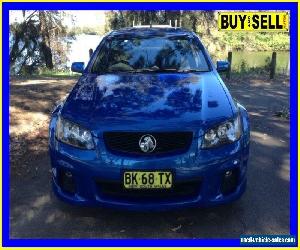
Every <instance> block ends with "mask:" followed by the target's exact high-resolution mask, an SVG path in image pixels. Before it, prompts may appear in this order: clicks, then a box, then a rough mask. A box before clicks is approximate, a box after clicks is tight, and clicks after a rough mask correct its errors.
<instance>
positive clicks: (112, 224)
mask: <svg viewBox="0 0 300 250" xmlns="http://www.w3.org/2000/svg"><path fill="white" fill-rule="evenodd" d="M74 82H75V80H74V79H63V80H62V79H52V78H41V79H38V78H37V79H34V80H28V79H27V80H26V79H21V80H20V79H13V80H12V82H11V84H10V88H11V95H10V97H11V103H10V118H11V123H10V128H11V134H10V139H11V144H12V145H13V146H16V145H17V146H18V147H16V148H15V149H12V151H11V159H10V160H11V166H10V167H11V175H10V183H11V186H10V197H11V202H10V237H11V238H237V237H239V236H240V235H241V234H288V233H289V165H290V164H289V152H290V149H289V121H288V120H285V119H283V118H280V117H276V116H274V113H275V112H276V111H278V110H281V109H282V107H284V106H286V107H288V106H289V84H288V83H289V79H285V78H282V79H281V78H279V79H277V80H276V81H270V80H268V79H265V78H264V77H258V78H257V79H253V78H251V79H248V78H241V79H238V78H237V79H233V80H231V81H229V82H228V84H227V85H228V87H229V89H230V91H231V93H232V95H233V96H234V97H235V98H236V99H238V100H239V101H240V102H241V103H242V104H244V105H245V106H246V107H247V109H248V111H249V113H250V121H251V130H252V133H251V152H250V160H249V166H248V169H249V170H248V188H247V191H246V193H245V194H244V196H243V197H242V198H241V199H240V200H239V201H237V202H235V203H233V204H229V205H225V206H219V207H212V208H205V209H204V208H199V209H188V210H180V211H169V212H162V213H136V212H127V211H118V210H109V209H105V208H81V207H74V206H70V205H67V204H65V203H63V202H60V201H59V200H57V199H56V197H54V196H53V195H52V192H51V185H50V171H49V169H50V164H49V157H48V152H47V140H48V134H47V126H48V121H49V115H50V111H51V109H52V108H53V106H54V105H55V102H56V101H57V100H59V99H61V98H63V96H64V95H65V94H66V93H68V91H69V90H70V89H71V88H72V86H73V84H74ZM16 110H18V111H19V113H17V112H16ZM41 117H44V120H42V122H41V121H40V120H41ZM28 123H30V124H29V125H28ZM25 125H28V126H25ZM22 127H25V128H26V129H24V131H22V130H21V131H20V128H22Z"/></svg>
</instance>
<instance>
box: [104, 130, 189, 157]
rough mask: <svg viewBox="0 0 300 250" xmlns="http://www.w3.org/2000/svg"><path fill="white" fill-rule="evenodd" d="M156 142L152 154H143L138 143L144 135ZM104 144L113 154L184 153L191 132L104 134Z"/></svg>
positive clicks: (187, 147) (187, 146) (145, 153)
mask: <svg viewBox="0 0 300 250" xmlns="http://www.w3.org/2000/svg"><path fill="white" fill-rule="evenodd" d="M149 134H150V135H151V136H153V137H154V138H155V140H156V147H155V149H154V150H153V151H152V152H143V151H142V149H141V147H140V145H139V142H140V139H141V138H142V137H143V136H144V135H149ZM103 137H104V143H105V146H106V147H107V149H108V150H110V151H112V152H114V153H120V154H130V155H160V154H177V153H183V152H186V151H187V150H188V149H189V147H190V145H191V143H192V139H193V133H192V132H153V133H152V132H150V133H149V132H104V134H103Z"/></svg>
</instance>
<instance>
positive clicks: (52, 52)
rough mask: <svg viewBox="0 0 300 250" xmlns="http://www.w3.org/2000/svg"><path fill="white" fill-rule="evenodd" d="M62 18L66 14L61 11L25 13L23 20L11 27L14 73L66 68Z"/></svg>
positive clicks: (11, 63) (64, 32) (11, 58)
mask: <svg viewBox="0 0 300 250" xmlns="http://www.w3.org/2000/svg"><path fill="white" fill-rule="evenodd" d="M62 18H63V12H59V11H44V10H40V11H37V10H35V11H23V21H22V22H20V23H12V24H10V72H11V74H25V75H26V74H33V73H34V72H36V71H37V70H38V68H40V67H47V68H48V69H54V68H56V67H58V68H59V67H60V68H61V67H62V65H63V64H64V63H65V62H66V59H67V58H66V55H65V51H66V48H65V46H64V44H65V43H64V41H63V38H64V37H65V35H66V31H65V27H64V25H63V24H62Z"/></svg>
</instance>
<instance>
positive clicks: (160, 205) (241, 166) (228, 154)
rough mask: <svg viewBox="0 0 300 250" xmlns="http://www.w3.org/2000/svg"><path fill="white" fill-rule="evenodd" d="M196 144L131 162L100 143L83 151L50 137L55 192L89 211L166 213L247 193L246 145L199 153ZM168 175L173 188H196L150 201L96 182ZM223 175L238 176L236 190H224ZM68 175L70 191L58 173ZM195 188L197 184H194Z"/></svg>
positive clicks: (218, 202)
mask: <svg viewBox="0 0 300 250" xmlns="http://www.w3.org/2000/svg"><path fill="white" fill-rule="evenodd" d="M198 145H199V140H198V139H194V140H193V143H192V145H191V147H190V150H189V151H188V152H186V153H184V154H181V155H176V156H165V157H159V158H155V157H148V158H147V157H139V158H132V157H131V158H130V157H124V156H117V155H113V154H111V153H110V152H108V151H107V150H106V149H105V145H104V144H103V141H102V140H100V139H96V150H94V151H93V150H81V149H76V148H74V147H71V146H68V145H65V144H63V143H60V142H58V141H56V139H55V138H54V136H53V135H52V136H51V133H50V158H51V165H52V171H53V172H54V173H55V174H53V189H54V192H55V193H56V195H57V196H58V197H60V198H61V199H63V200H64V201H67V202H70V203H73V204H78V205H88V206H95V205H96V206H97V205H102V206H107V207H115V208H124V209H129V210H167V209H172V208H183V207H195V206H211V205H218V204H223V203H227V202H231V201H233V200H236V199H238V198H239V197H240V196H241V195H242V194H243V192H244V191H245V188H246V169H247V161H248V154H249V144H248V143H245V142H244V138H243V137H242V138H241V139H240V140H239V141H237V142H235V143H233V144H230V145H226V146H222V147H220V148H216V149H209V150H200V149H199V146H198ZM145 169H147V170H166V169H168V170H171V171H172V172H173V173H174V174H175V179H174V184H175V185H176V183H191V182H192V183H193V184H194V185H196V186H194V187H195V188H196V189H195V190H194V192H193V193H189V194H187V195H186V196H185V195H184V194H183V195H182V194H181V195H180V196H178V197H177V196H176V195H175V196H172V197H168V196H166V197H164V198H161V197H160V198H156V197H151V198H149V199H147V198H142V197H139V196H134V197H131V196H130V197H129V196H128V197H127V196H126V195H123V196H119V195H118V194H117V193H115V194H107V193H105V192H104V189H102V188H101V185H99V182H100V183H101V182H105V183H107V182H108V183H115V184H119V185H122V183H121V180H122V179H123V178H122V176H121V174H122V172H123V171H124V170H145ZM227 171H232V172H234V173H235V174H236V182H235V183H234V188H233V189H231V190H230V192H227V191H226V193H225V192H224V190H223V186H224V175H225V173H226V172H227ZM66 172H67V173H68V174H69V175H71V176H72V181H73V184H74V192H66V191H64V188H62V184H61V181H60V176H59V175H60V174H59V173H66ZM197 183H198V184H197Z"/></svg>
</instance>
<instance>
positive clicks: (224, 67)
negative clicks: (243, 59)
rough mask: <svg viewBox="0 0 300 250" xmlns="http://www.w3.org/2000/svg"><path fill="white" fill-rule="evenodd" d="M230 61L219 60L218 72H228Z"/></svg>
mask: <svg viewBox="0 0 300 250" xmlns="http://www.w3.org/2000/svg"><path fill="white" fill-rule="evenodd" d="M229 66H230V64H229V62H228V61H217V71H218V72H226V71H228V69H229Z"/></svg>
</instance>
